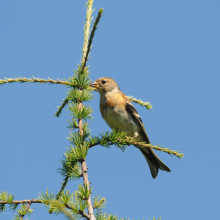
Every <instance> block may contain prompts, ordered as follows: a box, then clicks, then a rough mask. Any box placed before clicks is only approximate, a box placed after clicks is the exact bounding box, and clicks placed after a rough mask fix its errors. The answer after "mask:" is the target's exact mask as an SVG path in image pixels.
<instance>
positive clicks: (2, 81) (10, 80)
mask: <svg viewBox="0 0 220 220" xmlns="http://www.w3.org/2000/svg"><path fill="white" fill-rule="evenodd" d="M13 82H21V83H25V82H32V83H50V84H60V85H66V86H71V87H75V85H74V83H72V82H69V81H68V80H60V79H57V80H54V79H50V78H48V79H40V78H36V77H34V76H33V78H26V77H17V78H5V79H0V85H1V84H2V85H3V84H6V83H13Z"/></svg>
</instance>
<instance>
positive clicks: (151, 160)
mask: <svg viewBox="0 0 220 220" xmlns="http://www.w3.org/2000/svg"><path fill="white" fill-rule="evenodd" d="M139 150H140V151H141V153H142V154H143V155H144V157H145V159H146V161H147V163H148V165H149V167H150V171H151V175H152V177H153V178H154V179H155V178H156V177H157V174H158V170H159V169H161V170H163V171H167V172H171V170H170V168H169V167H168V166H167V165H166V164H164V163H163V162H162V161H161V160H160V158H159V157H158V156H157V155H156V154H155V153H154V151H153V150H152V149H149V148H146V147H139Z"/></svg>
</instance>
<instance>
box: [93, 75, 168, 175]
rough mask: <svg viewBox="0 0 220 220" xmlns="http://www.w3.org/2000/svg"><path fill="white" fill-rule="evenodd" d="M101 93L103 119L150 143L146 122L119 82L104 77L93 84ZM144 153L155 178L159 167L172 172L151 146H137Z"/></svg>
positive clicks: (113, 126)
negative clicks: (144, 122) (121, 88)
mask: <svg viewBox="0 0 220 220" xmlns="http://www.w3.org/2000/svg"><path fill="white" fill-rule="evenodd" d="M91 86H92V87H95V88H97V90H98V91H99V94H100V111H101V114H102V117H103V119H104V120H105V122H106V123H107V124H108V126H109V127H110V128H111V129H116V130H121V131H124V132H126V133H127V135H128V136H130V137H134V135H135V134H138V138H139V140H140V141H143V142H146V143H147V144H150V140H149V138H148V136H147V133H146V131H145V127H144V124H143V122H142V120H141V118H140V116H139V114H138V112H137V111H136V109H135V107H134V106H133V105H132V103H131V101H130V100H129V99H128V98H127V97H126V95H125V94H124V93H123V92H122V91H121V90H120V88H119V86H118V84H117V83H116V82H115V81H114V80H113V79H111V78H109V77H102V78H99V79H97V80H95V82H94V83H92V84H91ZM136 147H137V148H138V149H139V150H140V151H141V153H142V154H143V155H144V157H145V159H146V160H147V162H148V165H149V167H150V171H151V175H152V177H153V178H156V177H157V174H158V169H161V170H164V171H167V172H171V171H170V169H169V167H167V166H166V165H165V164H164V163H163V162H162V161H161V160H160V159H159V158H158V156H157V155H156V154H155V153H154V151H153V150H152V149H150V148H146V147H140V146H136Z"/></svg>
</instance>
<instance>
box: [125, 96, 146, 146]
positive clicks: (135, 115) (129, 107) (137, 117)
mask: <svg viewBox="0 0 220 220" xmlns="http://www.w3.org/2000/svg"><path fill="white" fill-rule="evenodd" d="M122 97H123V98H124V100H125V101H126V111H127V112H128V113H129V114H130V115H131V116H132V118H133V119H134V120H135V121H136V122H137V123H138V125H139V126H140V127H141V131H142V135H143V136H144V137H145V139H146V142H147V144H150V139H149V137H148V135H147V132H146V130H145V127H144V124H143V122H142V120H141V117H140V115H139V114H138V112H137V110H136V109H135V107H134V106H133V105H132V103H131V101H130V99H129V98H128V97H127V96H126V95H125V94H124V93H122Z"/></svg>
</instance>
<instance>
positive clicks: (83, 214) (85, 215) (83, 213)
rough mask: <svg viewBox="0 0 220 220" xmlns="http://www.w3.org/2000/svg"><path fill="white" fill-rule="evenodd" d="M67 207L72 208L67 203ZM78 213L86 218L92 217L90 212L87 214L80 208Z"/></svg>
mask: <svg viewBox="0 0 220 220" xmlns="http://www.w3.org/2000/svg"><path fill="white" fill-rule="evenodd" d="M65 207H66V208H68V209H72V208H71V206H70V205H68V204H65ZM78 214H80V215H81V216H82V217H85V218H86V219H88V220H89V219H90V216H89V215H88V214H86V213H85V212H83V211H82V210H78Z"/></svg>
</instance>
